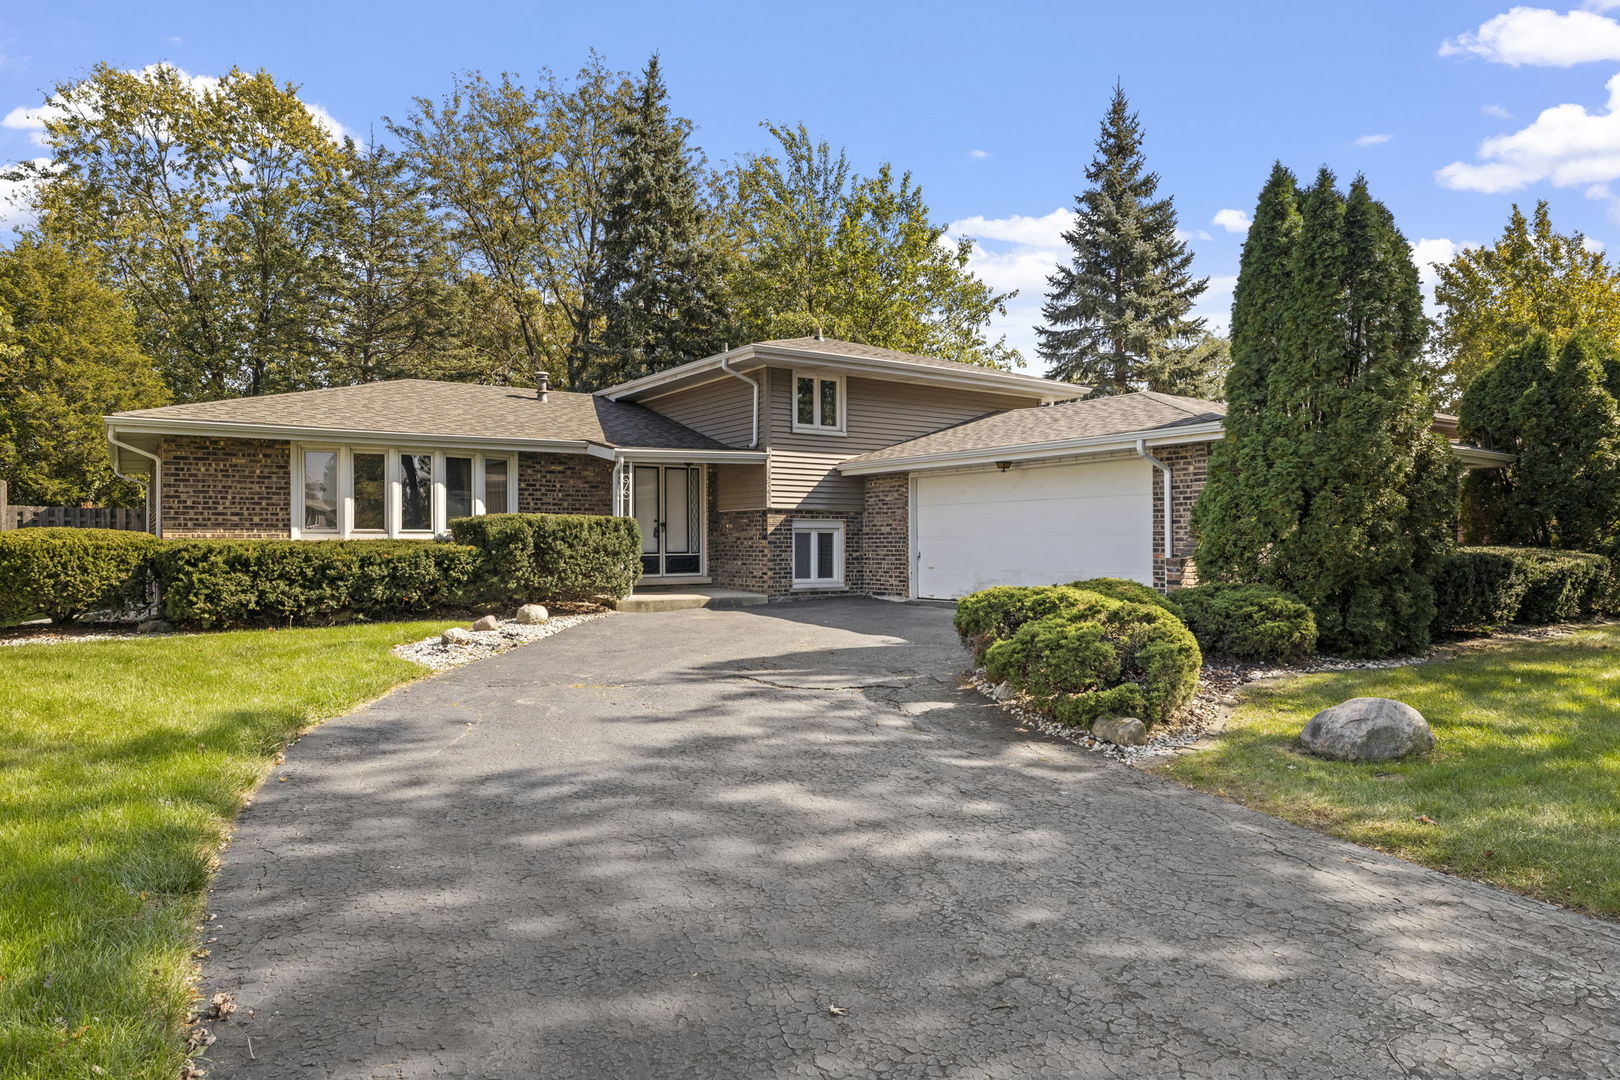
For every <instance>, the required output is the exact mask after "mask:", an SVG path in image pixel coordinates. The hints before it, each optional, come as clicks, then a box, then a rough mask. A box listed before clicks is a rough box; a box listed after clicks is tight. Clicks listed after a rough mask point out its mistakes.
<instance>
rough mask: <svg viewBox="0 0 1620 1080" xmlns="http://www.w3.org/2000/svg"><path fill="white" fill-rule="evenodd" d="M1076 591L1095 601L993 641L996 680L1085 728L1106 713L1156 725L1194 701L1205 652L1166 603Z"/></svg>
mask: <svg viewBox="0 0 1620 1080" xmlns="http://www.w3.org/2000/svg"><path fill="white" fill-rule="evenodd" d="M1074 591H1075V592H1076V593H1079V595H1081V596H1082V597H1092V598H1095V603H1088V604H1087V607H1086V608H1085V609H1084V610H1070V611H1061V612H1058V613H1056V614H1052V615H1046V616H1044V617H1041V618H1037V619H1032V620H1028V621H1026V622H1024V623H1023V624H1022V625H1021V626H1019V628H1018V629H1017V630H1016V631H1015V632H1014V633H1013V634H1012V636H1011V637H1008V638H1005V639H1002V640H998V641H996V642H994V643H993V644H992V645H990V647H989V649H988V650H987V651H986V653H985V667H986V670H987V672H988V674H989V675H990V677H991V678H993V679H996V680H997V681H1004V682H1008V683H1011V684H1012V685H1013V686H1014V687H1015V688H1017V689H1019V690H1022V691H1024V692H1026V693H1028V694H1031V695H1033V696H1035V697H1036V698H1039V699H1041V700H1042V703H1043V704H1044V705H1045V707H1047V708H1049V709H1050V710H1051V711H1052V714H1053V715H1054V716H1055V717H1057V718H1058V719H1059V720H1061V721H1063V722H1065V723H1070V724H1080V725H1083V726H1085V725H1090V724H1091V722H1092V721H1094V720H1096V719H1097V718H1098V717H1100V716H1105V715H1130V716H1136V717H1138V718H1140V719H1141V720H1142V721H1143V722H1144V723H1146V724H1149V725H1151V724H1153V723H1155V722H1158V721H1161V720H1164V719H1166V718H1167V717H1169V716H1170V715H1171V714H1172V713H1174V712H1175V711H1176V709H1178V708H1180V707H1181V706H1182V705H1184V704H1186V703H1187V701H1188V700H1189V699H1191V697H1192V694H1193V691H1194V690H1195V689H1197V686H1198V669H1199V667H1200V665H1201V664H1202V663H1203V657H1202V655H1201V654H1200V652H1199V649H1198V642H1197V641H1196V640H1194V638H1193V635H1192V634H1191V633H1189V632H1188V630H1187V628H1186V627H1185V626H1184V625H1182V622H1181V620H1180V619H1178V618H1176V616H1175V615H1173V614H1172V613H1171V612H1169V611H1167V610H1165V609H1164V608H1162V607H1158V606H1154V605H1149V604H1135V603H1129V602H1124V601H1118V600H1112V599H1109V598H1107V597H1099V596H1098V594H1096V593H1087V592H1084V591H1082V590H1074Z"/></svg>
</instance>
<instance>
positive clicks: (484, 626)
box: [473, 615, 501, 630]
mask: <svg viewBox="0 0 1620 1080" xmlns="http://www.w3.org/2000/svg"><path fill="white" fill-rule="evenodd" d="M500 628H501V620H499V619H497V618H496V617H495V616H493V615H485V616H484V617H483V618H482V619H479V620H478V621H477V622H475V623H473V629H474V630H499V629H500Z"/></svg>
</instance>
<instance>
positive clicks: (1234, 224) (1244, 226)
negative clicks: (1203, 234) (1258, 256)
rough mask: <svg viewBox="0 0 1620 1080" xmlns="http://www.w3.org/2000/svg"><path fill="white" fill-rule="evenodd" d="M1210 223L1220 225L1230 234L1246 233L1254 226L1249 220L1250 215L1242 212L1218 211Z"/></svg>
mask: <svg viewBox="0 0 1620 1080" xmlns="http://www.w3.org/2000/svg"><path fill="white" fill-rule="evenodd" d="M1209 223H1210V224H1211V225H1219V226H1220V227H1221V228H1223V229H1225V230H1226V231H1227V232H1229V233H1246V232H1248V231H1249V226H1250V225H1252V224H1254V223H1253V222H1252V221H1250V220H1249V215H1248V214H1245V213H1244V212H1243V211H1241V210H1217V211H1215V216H1214V217H1212V218H1210V219H1209Z"/></svg>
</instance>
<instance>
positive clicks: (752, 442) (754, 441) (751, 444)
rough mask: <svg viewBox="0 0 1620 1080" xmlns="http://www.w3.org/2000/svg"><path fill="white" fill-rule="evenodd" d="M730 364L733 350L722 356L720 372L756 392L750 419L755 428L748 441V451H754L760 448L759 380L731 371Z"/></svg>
mask: <svg viewBox="0 0 1620 1080" xmlns="http://www.w3.org/2000/svg"><path fill="white" fill-rule="evenodd" d="M730 363H731V350H730V349H727V350H726V351H725V352H723V353H721V354H720V370H721V371H723V372H725V373H726V374H727V375H730V376H731V377H732V378H733V379H741V380H742V381H743V382H745V383H747V384H748V386H749V389H751V390H753V392H754V410H753V412H752V413H750V414H749V419H750V420H751V421H752V424H753V427H752V429H751V430H752V434H751V435H750V437H749V439H748V449H750V450H754V449H757V448H758V447H759V380H758V379H750V378H749V377H748V376H746V375H743V374H741V373H740V372H736V371H733V370H731V368H730V366H729V365H730Z"/></svg>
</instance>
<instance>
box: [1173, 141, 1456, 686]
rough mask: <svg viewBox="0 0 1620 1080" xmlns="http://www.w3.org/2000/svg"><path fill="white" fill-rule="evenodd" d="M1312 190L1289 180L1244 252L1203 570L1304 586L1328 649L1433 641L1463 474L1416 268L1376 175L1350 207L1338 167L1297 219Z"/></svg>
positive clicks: (1277, 183) (1280, 173)
mask: <svg viewBox="0 0 1620 1080" xmlns="http://www.w3.org/2000/svg"><path fill="white" fill-rule="evenodd" d="M1296 197H1297V195H1296V192H1295V189H1294V183H1293V178H1292V177H1291V176H1289V175H1288V174H1287V172H1286V170H1282V169H1280V168H1278V169H1274V170H1273V173H1272V179H1271V182H1270V183H1268V185H1267V187H1266V190H1265V193H1264V194H1263V195H1262V200H1261V205H1260V207H1259V208H1258V209H1257V210H1256V213H1255V225H1254V228H1253V229H1252V230H1251V232H1250V235H1249V241H1248V243H1247V244H1246V245H1245V247H1244V255H1243V263H1242V266H1241V269H1240V274H1239V284H1238V297H1239V301H1240V302H1239V303H1238V304H1237V305H1236V306H1234V310H1233V326H1232V332H1233V368H1232V374H1231V376H1230V378H1229V379H1228V396H1229V398H1230V399H1231V403H1232V406H1233V407H1232V410H1231V412H1230V413H1229V414H1228V417H1227V422H1226V437H1225V439H1224V440H1223V442H1222V445H1221V446H1220V447H1219V448H1218V450H1217V452H1216V453H1215V454H1214V455H1213V456H1212V458H1211V462H1210V478H1209V486H1208V488H1207V489H1206V492H1205V496H1204V498H1203V499H1202V500H1201V501H1200V504H1199V506H1198V508H1197V510H1196V512H1195V527H1196V529H1197V531H1198V533H1199V538H1200V543H1199V548H1198V552H1197V563H1198V568H1199V572H1200V573H1201V574H1202V575H1203V576H1204V577H1206V578H1210V579H1216V580H1236V581H1255V582H1259V583H1261V584H1266V585H1271V586H1274V587H1276V588H1280V589H1283V590H1285V591H1287V592H1290V593H1293V594H1294V595H1296V596H1298V597H1299V598H1300V599H1302V600H1304V601H1305V602H1306V603H1308V604H1310V605H1311V607H1312V609H1313V610H1314V611H1315V612H1316V618H1317V624H1318V627H1319V629H1320V631H1321V635H1322V642H1323V644H1324V646H1325V647H1326V648H1329V649H1333V650H1337V651H1342V652H1346V653H1352V654H1356V655H1364V656H1371V655H1385V654H1388V653H1391V652H1397V651H1402V650H1410V649H1417V648H1421V647H1423V646H1424V645H1425V644H1427V642H1428V639H1429V624H1430V622H1431V621H1432V620H1433V617H1434V590H1433V586H1432V585H1431V579H1432V575H1433V572H1434V569H1435V567H1436V564H1437V562H1438V560H1439V559H1440V557H1441V556H1442V555H1443V554H1444V552H1445V550H1446V548H1447V546H1448V544H1449V527H1448V523H1449V521H1450V520H1451V517H1452V515H1453V513H1454V510H1455V505H1456V467H1455V465H1454V464H1453V463H1452V461H1451V457H1450V454H1449V451H1448V450H1447V448H1446V446H1445V442H1444V440H1443V439H1441V438H1440V436H1438V435H1436V434H1434V433H1433V431H1432V430H1431V429H1432V425H1433V409H1432V389H1433V388H1432V386H1431V385H1430V382H1429V378H1428V376H1427V375H1426V373H1425V369H1424V368H1423V366H1422V365H1421V364H1420V362H1419V354H1420V353H1421V351H1422V346H1423V338H1424V329H1425V324H1424V321H1423V308H1422V297H1421V293H1420V291H1419V288H1418V278H1417V271H1416V269H1415V268H1414V267H1413V265H1412V260H1411V253H1410V248H1409V246H1408V245H1407V242H1406V239H1405V238H1404V237H1403V236H1402V235H1401V234H1400V231H1399V230H1398V229H1396V228H1395V224H1394V220H1393V218H1392V217H1391V216H1390V214H1389V211H1388V210H1387V209H1385V207H1384V206H1383V205H1382V204H1381V203H1378V202H1376V201H1374V200H1373V199H1372V197H1371V196H1370V194H1369V193H1368V191H1367V186H1366V183H1365V182H1364V181H1363V180H1361V179H1360V178H1358V179H1357V180H1356V181H1355V183H1354V184H1352V185H1351V188H1350V193H1349V197H1348V198H1346V197H1345V196H1344V195H1342V194H1341V193H1340V192H1339V191H1338V189H1337V187H1336V185H1335V182H1334V177H1333V175H1332V173H1330V172H1328V171H1326V170H1323V171H1322V173H1321V174H1320V175H1319V176H1318V178H1317V181H1316V183H1315V185H1314V186H1312V187H1311V188H1310V189H1309V190H1308V191H1306V192H1305V193H1304V194H1303V197H1298V210H1297V216H1296V213H1295V211H1294V210H1293V205H1292V204H1293V203H1294V202H1295V199H1296ZM1261 305H1264V306H1263V307H1262V306H1261Z"/></svg>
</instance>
